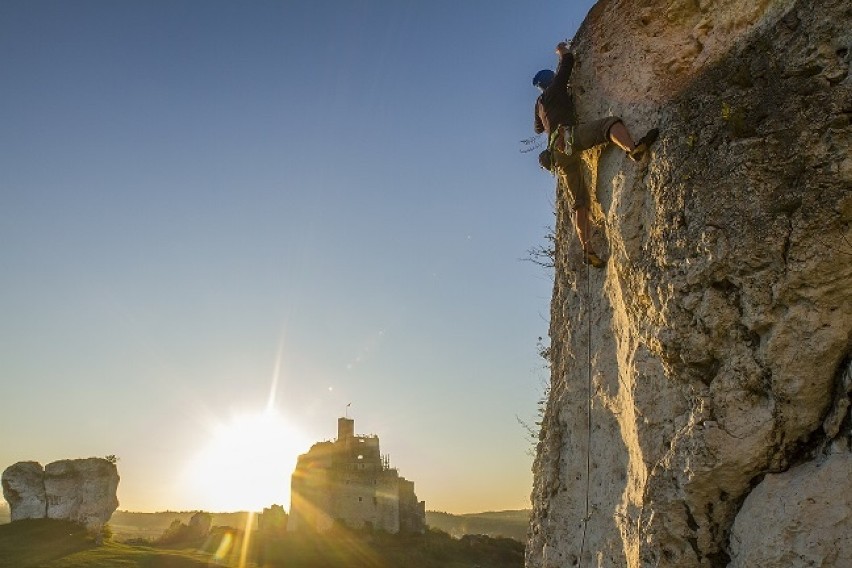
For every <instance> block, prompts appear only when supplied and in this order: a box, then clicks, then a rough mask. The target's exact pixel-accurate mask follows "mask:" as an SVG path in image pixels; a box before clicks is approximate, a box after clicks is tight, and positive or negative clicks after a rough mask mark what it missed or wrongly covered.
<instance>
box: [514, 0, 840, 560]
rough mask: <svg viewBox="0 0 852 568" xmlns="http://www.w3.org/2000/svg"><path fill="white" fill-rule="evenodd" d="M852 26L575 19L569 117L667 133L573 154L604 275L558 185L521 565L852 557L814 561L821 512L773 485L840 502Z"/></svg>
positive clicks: (789, 19)
mask: <svg viewBox="0 0 852 568" xmlns="http://www.w3.org/2000/svg"><path fill="white" fill-rule="evenodd" d="M746 4H747V6H746ZM850 21H852V5H850V4H849V3H848V2H846V1H840V0H825V1H822V2H805V1H793V0H785V1H768V0H763V1H757V2H749V3H742V2H736V1H733V0H720V1H712V0H678V1H671V0H668V1H662V0H648V1H645V2H627V1H616V0H602V1H600V2H598V4H597V5H596V6H595V7H594V8H593V9H592V11H591V12H590V14H589V16H588V17H587V19H586V21H585V23H584V24H583V26H582V27H581V29H580V31H579V32H578V34H577V42H576V54H577V64H576V65H575V69H574V79H575V81H574V92H575V96H576V97H577V103H578V112H579V115H580V120H592V119H594V118H597V117H601V116H606V115H619V116H621V117H623V118H624V120H625V122H626V124H627V126H628V127H629V128H630V129H631V131H632V132H633V133H634V135H635V136H636V137H638V136H640V135H641V134H643V133H644V132H645V131H646V130H648V129H649V128H651V127H654V126H657V127H659V128H660V129H661V137H660V140H659V141H658V143H657V144H656V146H655V147H654V150H653V152H652V155H651V159H650V161H649V162H647V163H646V164H644V165H641V166H639V165H636V164H633V163H632V162H630V161H629V160H627V159H626V158H625V157H624V154H623V153H622V152H620V151H619V150H617V149H616V148H614V147H608V148H606V149H604V150H603V151H590V152H587V153H586V155H585V156H584V159H585V162H586V168H587V177H588V180H589V183H590V187H592V188H593V189H594V191H593V192H592V194H593V200H594V203H593V206H592V215H593V218H594V223H595V224H596V239H597V242H596V243H595V244H596V246H597V248H598V249H599V250H604V251H605V250H609V251H610V256H609V259H608V264H607V267H606V269H605V270H595V269H587V268H586V267H585V266H584V265H583V264H582V263H581V259H580V247H579V245H578V243H577V239H576V237H575V236H574V231H573V227H572V223H571V218H570V213H571V211H570V208H569V207H568V204H567V202H566V200H565V199H564V196H559V198H558V199H557V211H556V213H557V227H556V259H555V261H556V267H555V283H554V292H553V300H552V305H551V331H550V334H551V339H552V344H551V350H550V354H551V358H552V377H551V385H550V390H549V394H548V401H547V406H546V410H545V415H544V417H543V421H542V422H543V423H542V429H541V433H540V443H539V446H538V450H537V456H536V460H535V464H534V474H535V480H534V488H533V495H532V498H533V509H534V510H533V516H532V521H531V525H530V541H529V546H528V548H527V565H528V566H531V567H532V566H534V567H544V566H546V567H560V568H561V567H564V566H572V565H580V566H613V567H621V566H631V567H635V566H662V567H665V566H671V567H691V566H696V567H719V566H727V565H729V564H732V565H733V566H760V565H763V564H761V562H762V561H756V562H757V563H752V562H751V560H749V559H767V562H770V561H774V560H772V559H774V558H782V559H784V562H789V563H788V564H783V563H782V564H778V565H787V566H807V565H811V564H809V563H810V562H813V563H814V565H823V566H842V565H844V564H843V563H842V562H840V561H839V560H836V559H844V558H848V557H849V554H850V553H849V539H848V538H847V539H842V538H840V539H834V540H829V541H828V542H825V543H822V544H821V545H820V546H819V547H812V548H809V549H808V551H807V554H805V552H803V551H802V550H801V549H800V548H799V547H800V546H806V545H805V544H801V543H805V542H808V540H807V539H808V538H811V539H813V538H819V536H818V535H819V534H820V532H821V531H823V530H824V523H825V522H826V519H825V518H821V517H820V516H819V515H817V514H810V512H809V510H808V508H807V506H806V505H807V504H808V503H809V502H805V503H801V504H800V505H794V506H798V507H799V509H800V510H798V511H796V512H795V515H796V518H795V519H793V518H790V519H785V518H781V517H783V515H784V513H783V512H782V509H779V508H778V507H777V503H778V502H779V501H778V499H781V498H780V497H777V495H779V494H780V493H778V492H779V491H781V492H791V491H795V487H805V486H807V487H808V496H809V497H810V498H812V499H814V500H815V501H816V502H820V503H825V502H832V503H835V504H836V505H837V507H838V508H839V509H838V510H840V511H841V513H842V511H843V510H844V507H848V503H846V504H845V505H844V504H843V503H842V502H841V500H840V499H837V497H838V496H839V495H841V494H842V493H844V492H845V494H848V493H849V482H848V478H849V473H850V472H849V469H848V465H846V466H845V467H846V473H847V476H846V478H843V477H842V476H840V475H839V474H832V475H828V473H827V472H828V471H834V472H836V471H839V470H838V469H837V468H843V467H844V466H843V465H842V464H848V463H849V459H848V455H849V452H850V416H849V385H848V380H847V379H846V377H847V373H848V368H849V361H850V354H852V349H850V335H851V334H852V154H850V139H852V129H850V116H852V80H850V77H849V63H850V49H852V45H851V44H852V26H850V25H849V23H850ZM554 59H555V58H554ZM533 71H534V70H533ZM530 104H532V101H531V103H530ZM831 464H841V465H831ZM826 468H828V469H826ZM782 480H786V481H782ZM782 483H783V485H784V487H785V488H784V489H783V490H782V489H779V487H780V485H781V484H782ZM751 494H754V495H755V497H754V498H752V499H748V498H749V497H750V495H751ZM773 496H774V497H773ZM789 499H791V501H790V502H791V503H796V502H797V501H796V499H795V498H794V497H793V496H792V494H790V496H789ZM744 503H746V505H745V506H744ZM835 512H836V511H835ZM788 513H790V511H789V510H788ZM847 513H848V510H847ZM825 514H826V515H827V516H828V515H834V512H831V513H829V512H828V511H826V512H825ZM740 515H742V518H740ZM832 518H834V519H836V521H837V523H838V525H837V526H836V527H835V528H834V529H833V530H836V531H837V532H838V534H840V533H843V531H845V533H846V534H849V532H850V530H852V524H850V516H849V515H848V514H845V515H844V514H837V516H836V517H834V516H833V517H832ZM761 520H762V523H761ZM735 522H736V523H737V525H736V526H737V527H740V528H738V529H736V530H735V531H734V535H736V538H733V537H732V528H734V526H735ZM761 524H766V526H770V527H775V528H774V529H773V530H775V531H777V532H776V535H775V536H773V535H772V534H769V533H767V534H765V535H759V536H755V535H751V536H747V535H746V533H747V532H749V530H751V529H747V528H746V527H755V526H760V525H761ZM789 530H795V532H796V534H798V535H802V539H803V540H801V541H796V542H794V541H790V540H789V539H785V538H781V535H783V534H785V532H784V531H789ZM738 531H741V532H738ZM815 535H816V536H815ZM797 542H798V543H797ZM734 543H736V545H734ZM788 552H789V554H787V553H788ZM766 565H768V566H774V565H775V564H771V563H767V564H766Z"/></svg>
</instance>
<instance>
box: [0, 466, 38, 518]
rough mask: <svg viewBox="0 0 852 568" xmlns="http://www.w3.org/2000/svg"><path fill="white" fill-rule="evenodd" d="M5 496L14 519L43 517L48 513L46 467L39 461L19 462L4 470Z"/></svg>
mask: <svg viewBox="0 0 852 568" xmlns="http://www.w3.org/2000/svg"><path fill="white" fill-rule="evenodd" d="M2 479H3V480H2V483H3V497H4V498H5V499H6V502H7V503H9V510H10V514H11V518H12V521H20V520H21V519H43V518H44V517H45V516H46V515H47V496H46V495H45V492H44V469H43V468H42V467H41V464H40V463H38V462H31V461H29V462H18V463H16V464H15V465H13V466H11V467H9V468H7V469H6V471H4V472H3V478H2Z"/></svg>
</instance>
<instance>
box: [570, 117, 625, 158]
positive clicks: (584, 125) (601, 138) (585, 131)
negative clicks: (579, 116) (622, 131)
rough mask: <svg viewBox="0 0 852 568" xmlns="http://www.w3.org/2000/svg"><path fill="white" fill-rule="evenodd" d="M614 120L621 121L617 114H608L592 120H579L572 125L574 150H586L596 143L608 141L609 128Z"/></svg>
mask: <svg viewBox="0 0 852 568" xmlns="http://www.w3.org/2000/svg"><path fill="white" fill-rule="evenodd" d="M616 122H621V119H620V118H619V117H617V116H608V117H607V118H601V119H599V120H593V121H592V122H581V123H580V124H578V125H577V126H575V127H574V145H573V148H574V152H582V151H583V150H588V149H589V148H592V147H594V146H597V145H598V144H604V143H606V142H609V129H610V128H612V127H613V125H614V124H615V123H616Z"/></svg>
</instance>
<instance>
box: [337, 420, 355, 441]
mask: <svg viewBox="0 0 852 568" xmlns="http://www.w3.org/2000/svg"><path fill="white" fill-rule="evenodd" d="M354 437H355V420H353V419H352V418H343V417H340V418H338V419H337V441H338V442H342V441H344V440H351V439H352V438H354Z"/></svg>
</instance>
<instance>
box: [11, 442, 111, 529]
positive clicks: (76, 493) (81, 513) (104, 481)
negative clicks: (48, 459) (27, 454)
mask: <svg viewBox="0 0 852 568" xmlns="http://www.w3.org/2000/svg"><path fill="white" fill-rule="evenodd" d="M118 482H119V476H118V470H117V469H116V467H115V464H114V463H111V462H109V461H107V460H105V459H101V458H88V459H77V460H61V461H56V462H53V463H50V464H47V466H45V467H44V469H42V467H41V465H40V464H38V463H36V462H19V463H16V464H15V465H12V466H10V467H8V468H7V469H6V471H4V472H3V496H4V497H5V499H6V501H8V503H9V506H10V507H11V512H12V520H13V521H16V520H20V519H42V518H48V519H63V520H69V521H74V522H78V523H81V524H83V525H85V526H86V527H87V528H88V529H89V530H91V531H98V530H100V528H101V527H102V526H103V525H104V523H106V522H107V521H108V520H109V518H110V516H112V513H113V512H114V511H115V510H116V509H117V508H118V499H117V497H116V491H117V489H118Z"/></svg>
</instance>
